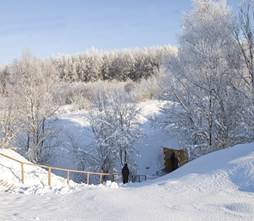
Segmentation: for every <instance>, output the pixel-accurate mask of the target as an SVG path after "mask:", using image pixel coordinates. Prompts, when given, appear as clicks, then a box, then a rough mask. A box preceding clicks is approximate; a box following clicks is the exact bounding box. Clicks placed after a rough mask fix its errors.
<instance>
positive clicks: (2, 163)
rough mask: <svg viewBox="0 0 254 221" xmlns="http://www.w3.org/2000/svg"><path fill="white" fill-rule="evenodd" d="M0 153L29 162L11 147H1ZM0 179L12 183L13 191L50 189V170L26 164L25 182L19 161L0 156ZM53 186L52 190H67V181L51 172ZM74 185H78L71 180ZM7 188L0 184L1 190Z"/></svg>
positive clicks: (32, 191)
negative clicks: (22, 181) (22, 180)
mask: <svg viewBox="0 0 254 221" xmlns="http://www.w3.org/2000/svg"><path fill="white" fill-rule="evenodd" d="M0 153H3V154H5V155H7V156H10V157H12V158H14V159H16V160H19V161H21V162H28V163H30V162H29V161H27V160H26V159H25V158H24V157H22V156H21V155H20V154H18V153H16V152H15V151H13V150H10V149H0ZM0 171H1V173H0V180H3V181H5V182H7V183H8V184H9V185H12V188H11V191H12V192H22V193H26V194H28V193H44V192H47V191H49V187H48V172H47V171H46V170H45V169H42V168H40V167H36V166H30V165H24V180H25V184H24V185H23V184H22V183H21V168H20V164H19V163H18V162H15V161H13V160H10V159H8V158H5V157H3V156H0ZM51 179H52V185H53V188H52V189H51V191H54V192H59V191H60V192H61V191H67V190H68V189H70V188H66V181H65V180H64V179H63V178H62V177H59V176H56V175H54V174H53V173H52V174H51ZM70 185H71V186H72V187H74V186H76V184H75V183H74V182H72V181H71V182H70ZM1 189H2V190H6V188H5V187H4V186H1V185H0V190H1Z"/></svg>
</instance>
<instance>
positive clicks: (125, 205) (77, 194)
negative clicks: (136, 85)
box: [0, 143, 254, 221]
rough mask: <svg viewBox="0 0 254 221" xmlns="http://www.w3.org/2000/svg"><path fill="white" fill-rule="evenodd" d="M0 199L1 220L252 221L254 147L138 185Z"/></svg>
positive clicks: (196, 162)
mask: <svg viewBox="0 0 254 221" xmlns="http://www.w3.org/2000/svg"><path fill="white" fill-rule="evenodd" d="M1 171H2V170H1ZM1 178H3V175H2V174H0V179H1ZM0 199H1V200H0V208H1V210H0V220H26V221H29V220H71V221H72V220H89V221H91V220H96V221H97V220H103V221H104V220H114V221H115V220H121V221H125V220H131V221H136V220H137V221H140V220H146V221H154V220H160V221H164V220H165V221H168V220H177V221H191V220H193V221H199V220H200V221H201V220H202V221H203V220H206V221H217V220H223V221H227V220H228V221H240V220H246V221H252V220H253V219H254V143H251V144H245V145H238V146H235V147H232V148H229V149H225V150H221V151H218V152H214V153H211V154H208V155H206V156H203V157H200V158H199V159H197V160H194V161H192V162H190V163H188V164H186V165H185V166H183V167H182V168H179V169H178V170H176V171H175V172H173V173H171V174H169V175H166V176H164V177H161V178H159V179H157V180H153V181H149V182H146V183H143V184H129V185H127V186H121V185H120V187H119V188H117V189H111V188H106V187H101V188H95V187H87V186H82V188H79V189H76V190H74V191H72V192H69V193H66V194H60V195H59V194H58V195H57V194H54V193H48V194H46V195H42V196H41V195H23V194H12V193H5V192H0Z"/></svg>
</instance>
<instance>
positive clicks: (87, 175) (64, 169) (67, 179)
mask: <svg viewBox="0 0 254 221" xmlns="http://www.w3.org/2000/svg"><path fill="white" fill-rule="evenodd" d="M0 156H2V157H5V158H8V159H10V160H13V161H15V162H17V163H19V164H20V180H21V182H22V183H23V184H25V168H24V165H28V166H35V167H41V168H44V169H47V170H48V186H50V187H51V186H52V181H51V173H52V170H56V171H64V172H65V174H66V178H65V179H66V184H67V185H69V184H70V173H79V174H83V175H86V183H87V184H89V183H90V176H91V175H95V176H99V182H100V183H102V182H103V177H105V176H112V177H114V176H115V175H117V174H110V173H100V172H88V171H81V170H74V169H66V168H61V167H53V166H47V165H42V164H33V163H29V162H23V161H20V160H17V159H15V158H13V157H10V156H8V155H5V154H3V153H0Z"/></svg>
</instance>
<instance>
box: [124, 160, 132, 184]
mask: <svg viewBox="0 0 254 221" xmlns="http://www.w3.org/2000/svg"><path fill="white" fill-rule="evenodd" d="M129 173H130V171H129V168H128V165H127V163H126V164H124V167H123V169H122V177H123V183H124V184H125V183H128V181H129Z"/></svg>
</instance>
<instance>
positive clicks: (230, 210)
mask: <svg viewBox="0 0 254 221" xmlns="http://www.w3.org/2000/svg"><path fill="white" fill-rule="evenodd" d="M155 188H156V191H154V190H155ZM177 194H178V195H177ZM0 197H1V202H0V208H1V212H0V220H26V221H28V220H70V221H72V220H89V221H90V220H91V221H92V220H97V221H98V220H103V221H104V220H105V221H106V220H108V221H111V220H122V221H125V220H126V221H127V220H128V221H135V220H137V221H140V220H147V221H148V220H151V221H152V220H160V221H163V220H165V221H168V220H182V221H188V220H195V221H198V220H202V221H203V220H206V221H209V220H211V221H216V220H224V221H226V220H229V221H234V220H236V221H239V220H250V221H251V220H253V217H254V211H253V208H254V200H253V199H254V195H253V194H251V193H244V192H234V191H226V192H224V191H223V192H222V191H221V192H216V193H214V192H211V193H204V192H203V193H202V192H199V191H198V190H196V192H195V195H193V194H192V195H190V194H189V193H185V194H183V193H179V191H176V190H174V191H171V190H170V187H169V186H164V187H163V186H161V187H160V186H156V187H155V186H154V187H150V188H146V189H139V188H137V189H129V188H126V189H124V188H120V189H107V190H103V189H101V190H97V189H90V190H88V189H84V190H82V191H79V192H75V193H72V194H67V195H60V196H59V195H44V196H36V195H35V196H34V195H28V196H26V195H13V194H11V193H0Z"/></svg>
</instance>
